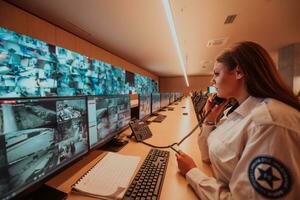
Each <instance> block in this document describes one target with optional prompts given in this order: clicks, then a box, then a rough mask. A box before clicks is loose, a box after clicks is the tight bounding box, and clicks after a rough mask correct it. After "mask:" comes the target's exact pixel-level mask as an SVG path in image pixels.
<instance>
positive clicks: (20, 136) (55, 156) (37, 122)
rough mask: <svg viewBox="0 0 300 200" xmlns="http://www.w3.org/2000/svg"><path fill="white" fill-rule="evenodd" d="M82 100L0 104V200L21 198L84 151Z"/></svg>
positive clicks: (84, 103) (84, 109)
mask: <svg viewBox="0 0 300 200" xmlns="http://www.w3.org/2000/svg"><path fill="white" fill-rule="evenodd" d="M86 114H87V112H86V99H85V97H72V98H67V97H55V98H26V99H1V100H0V158H1V159H0V171H1V176H0V199H11V198H15V197H18V196H24V195H27V194H28V193H29V191H30V193H31V192H32V190H33V188H36V187H37V185H39V186H40V185H41V184H42V183H43V182H45V181H46V180H48V179H49V178H50V177H51V176H53V175H54V174H55V173H56V172H58V171H59V170H61V169H62V168H63V167H66V165H68V164H70V163H71V162H74V161H75V160H76V159H78V158H79V157H81V156H83V155H84V154H85V153H87V152H88V144H87V117H86Z"/></svg>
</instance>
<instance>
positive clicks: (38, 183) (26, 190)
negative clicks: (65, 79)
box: [0, 96, 89, 199]
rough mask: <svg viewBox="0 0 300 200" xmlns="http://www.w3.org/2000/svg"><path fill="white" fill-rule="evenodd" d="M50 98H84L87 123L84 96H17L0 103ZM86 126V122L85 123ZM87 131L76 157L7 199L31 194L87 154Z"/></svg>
mask: <svg viewBox="0 0 300 200" xmlns="http://www.w3.org/2000/svg"><path fill="white" fill-rule="evenodd" d="M31 99H32V100H41V99H42V100H48V99H49V100H51V99H61V100H68V99H71V100H74V99H84V100H85V106H86V116H85V118H86V119H85V120H86V122H87V123H88V118H87V117H88V110H87V99H86V96H49V97H20V98H19V97H18V98H13V97H12V98H11V97H9V98H1V99H0V104H2V103H4V102H5V101H13V100H15V101H18V100H31ZM87 127H88V124H87ZM86 133H87V148H86V150H85V151H83V152H82V153H80V154H78V156H77V157H73V158H72V160H70V161H68V162H66V163H64V164H62V165H61V167H59V168H56V169H55V170H52V171H51V172H50V173H49V174H48V175H47V176H45V177H43V178H41V179H39V180H38V181H36V182H35V183H32V184H31V185H28V186H25V187H22V189H21V191H19V192H15V193H16V195H15V196H11V197H9V199H15V198H16V199H19V198H23V197H26V196H28V195H29V194H31V193H32V192H34V191H36V190H38V189H39V188H40V187H41V186H42V185H43V184H44V183H46V182H47V181H48V180H50V179H51V178H53V177H54V176H56V175H57V174H59V173H61V172H62V171H64V170H65V169H67V168H68V167H70V166H71V165H73V164H75V163H76V162H77V161H78V160H80V159H82V158H83V157H84V156H85V155H87V154H88V153H89V145H88V141H89V135H88V130H86Z"/></svg>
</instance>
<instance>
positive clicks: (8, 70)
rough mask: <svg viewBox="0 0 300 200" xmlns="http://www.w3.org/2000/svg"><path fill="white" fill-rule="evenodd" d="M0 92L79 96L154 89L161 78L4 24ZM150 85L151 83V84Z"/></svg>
mask: <svg viewBox="0 0 300 200" xmlns="http://www.w3.org/2000/svg"><path fill="white" fill-rule="evenodd" d="M0 83H1V86H0V96H1V97H2V98H5V97H33V96H78V95H102V94H129V92H131V93H136V92H137V93H141V94H142V93H151V92H157V91H158V82H157V81H154V80H151V79H149V78H147V77H145V76H142V75H140V74H137V73H135V74H134V85H132V84H129V83H127V82H126V80H125V70H124V69H122V68H119V67H115V66H112V65H111V64H109V63H105V62H102V61H99V60H96V59H93V58H89V57H87V56H84V55H81V54H79V53H76V52H73V51H70V50H67V49H64V48H62V47H58V46H54V45H51V44H47V43H45V42H43V41H40V40H37V39H34V38H31V37H28V36H25V35H22V34H18V33H15V32H13V31H10V30H7V29H4V28H1V27H0ZM149 86H150V87H149Z"/></svg>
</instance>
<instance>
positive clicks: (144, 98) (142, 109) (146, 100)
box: [139, 94, 151, 119]
mask: <svg viewBox="0 0 300 200" xmlns="http://www.w3.org/2000/svg"><path fill="white" fill-rule="evenodd" d="M150 114H151V95H150V94H149V95H147V94H139V119H143V118H144V117H146V116H148V115H150Z"/></svg>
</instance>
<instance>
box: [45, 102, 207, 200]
mask: <svg viewBox="0 0 300 200" xmlns="http://www.w3.org/2000/svg"><path fill="white" fill-rule="evenodd" d="M183 106H185V108H182V107H183ZM172 107H175V109H174V111H165V112H161V114H164V115H167V118H166V119H165V120H164V121H163V122H162V123H154V122H153V123H151V124H150V125H149V127H150V129H151V131H152V133H153V136H152V137H151V138H149V139H147V140H146V142H148V143H150V144H154V145H164V146H165V145H169V144H172V143H174V142H178V141H179V140H180V139H182V138H183V137H184V136H185V135H186V134H187V133H188V132H189V131H190V130H192V129H193V128H194V126H195V125H196V124H197V119H196V115H195V112H194V110H193V104H192V102H191V99H190V98H184V99H183V100H182V101H181V102H179V103H178V105H172ZM184 112H186V113H188V115H183V114H182V113H184ZM150 120H151V118H150ZM199 131H200V129H197V130H196V131H195V133H194V134H193V135H192V136H191V137H190V138H188V139H186V140H185V141H184V142H183V143H182V144H181V145H180V149H181V150H182V151H184V152H185V153H187V154H189V155H191V156H192V157H193V159H194V161H195V162H196V164H197V165H198V167H199V168H200V169H202V170H203V171H204V172H205V173H206V174H208V175H209V176H211V175H212V171H211V168H210V166H208V165H206V164H205V163H202V162H201V154H200V151H199V148H198V145H197V135H198V133H199ZM130 133H131V130H130V128H128V129H126V130H125V131H124V132H123V133H122V134H121V135H123V136H126V135H130ZM149 150H150V147H148V146H145V145H144V144H142V143H136V142H134V141H129V143H128V144H127V145H126V146H125V147H124V148H123V149H121V150H120V151H119V152H118V153H120V154H124V155H135V156H140V157H141V161H140V163H139V165H138V168H137V170H138V169H139V167H140V165H141V164H142V162H143V160H144V158H145V157H146V155H147V154H148V152H149ZM167 150H168V151H170V159H169V163H168V167H167V172H166V176H165V179H164V183H163V187H162V192H161V196H160V199H162V200H165V199H198V198H197V196H196V195H195V193H194V192H193V190H192V189H191V187H190V186H188V183H187V181H186V180H185V178H184V177H183V176H181V175H180V174H179V172H178V167H177V161H176V157H175V152H174V151H172V150H170V149H167ZM103 156H105V152H103V151H99V150H95V151H92V152H91V153H89V154H88V155H87V156H85V157H84V158H83V159H81V160H79V161H78V162H76V163H75V164H74V165H72V166H70V167H69V168H67V169H66V170H65V171H63V172H62V173H60V174H58V175H57V176H55V177H54V178H52V179H51V180H50V181H48V182H47V184H48V185H50V186H52V187H55V188H57V189H59V190H61V191H64V192H66V193H68V199H76V200H77V199H78V200H79V199H80V200H82V199H94V198H91V197H85V196H81V195H78V194H74V193H71V186H72V185H73V184H74V183H75V182H76V181H77V180H78V179H79V178H80V177H81V176H82V175H84V174H85V173H86V172H87V171H88V170H89V169H90V168H91V167H92V166H93V165H95V164H96V162H97V161H98V160H99V159H101V158H103ZM137 170H136V172H137ZM99 181H101V180H99Z"/></svg>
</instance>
